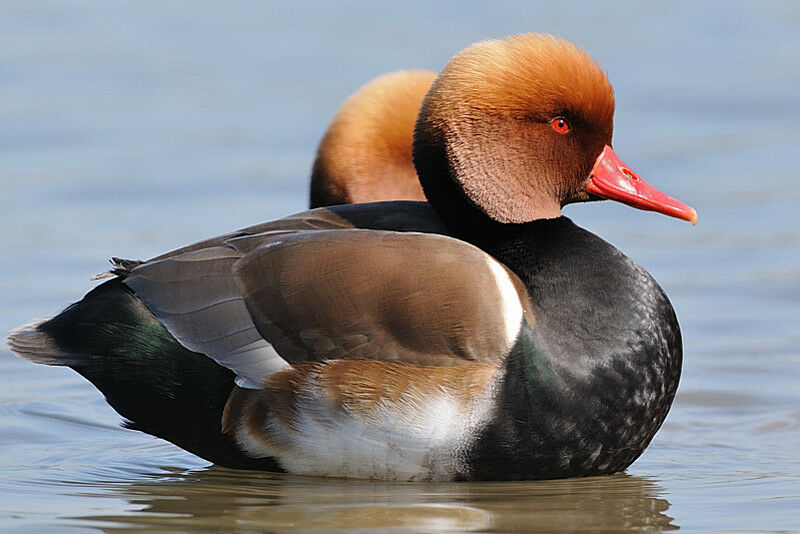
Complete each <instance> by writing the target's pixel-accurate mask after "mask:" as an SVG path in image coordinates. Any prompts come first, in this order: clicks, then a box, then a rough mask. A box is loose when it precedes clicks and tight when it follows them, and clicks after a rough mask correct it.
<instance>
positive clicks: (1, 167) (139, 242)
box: [0, 1, 800, 532]
mask: <svg viewBox="0 0 800 534" xmlns="http://www.w3.org/2000/svg"><path fill="white" fill-rule="evenodd" d="M799 27H800V7H798V4H796V3H793V2H785V3H777V2H772V3H746V2H718V3H702V4H695V3H688V2H687V3H678V4H672V3H669V4H659V5H640V4H639V3H637V2H631V3H630V4H625V3H621V2H616V3H609V4H604V5H601V4H600V3H597V2H593V3H591V4H588V5H581V4H571V3H565V2H554V3H546V2H537V3H536V5H529V3H503V4H491V5H489V4H485V5H484V4H476V5H474V6H473V5H468V4H467V3H437V4H435V5H433V6H425V7H423V6H420V5H417V4H405V3H392V4H390V5H373V4H348V5H346V6H342V5H334V4H328V3H322V4H315V5H313V6H308V7H305V8H303V10H302V11H301V10H299V9H298V8H290V7H287V6H283V5H279V4H275V5H269V4H262V5H260V6H258V7H253V6H252V5H250V4H247V3H242V4H235V3H233V4H231V3H226V4H225V5H224V7H221V4H220V6H217V5H216V4H215V3H198V2H186V3H177V2H172V3H148V4H144V3H132V4H127V5H109V4H107V3H103V2H97V3H93V2H86V1H76V2H71V3H66V4H62V3H48V2H32V1H27V2H19V3H13V2H11V3H4V4H3V5H2V6H0V224H1V225H2V232H0V251H2V252H0V273H2V274H0V304H2V305H1V306H0V331H3V332H7V331H8V330H9V329H11V328H12V327H13V326H16V325H18V324H21V323H24V322H27V321H28V320H30V319H32V318H34V317H40V316H47V315H50V314H53V313H55V312H56V311H58V310H59V309H61V308H62V307H63V306H64V305H66V304H67V303H69V302H71V301H73V300H75V299H77V298H78V297H80V296H81V295H82V294H83V293H84V292H85V291H87V290H88V289H89V288H91V287H92V285H93V284H92V283H91V282H89V281H88V276H90V275H91V274H94V273H97V272H100V271H103V270H105V268H106V266H107V264H106V263H105V261H106V260H105V259H106V258H107V257H109V256H111V255H122V256H126V257H148V256H152V255H154V254H156V253H159V252H162V251H165V250H168V249H171V248H174V247H176V246H179V245H182V244H185V243H188V242H191V241H194V240H197V239H200V238H203V237H207V236H210V235H215V234H218V233H221V232H223V231H227V230H230V229H234V228H237V227H242V226H245V225H249V224H253V223H256V222H260V221H263V220H267V219H270V218H275V217H278V216H280V215H284V214H288V213H291V212H293V211H299V210H301V209H303V207H304V206H305V204H306V195H307V178H308V175H309V169H310V165H311V160H312V158H313V151H314V148H315V145H316V142H317V141H318V139H319V137H320V135H321V133H322V131H323V130H324V127H325V125H326V123H327V121H328V120H329V119H330V117H331V116H332V114H333V112H334V110H335V108H336V107H337V105H338V104H339V103H340V102H341V101H342V100H343V99H344V98H345V97H346V96H347V95H348V94H349V93H350V92H352V91H353V90H355V89H356V88H357V87H358V86H359V85H360V84H361V83H363V82H365V81H366V80H367V79H369V78H371V77H373V76H375V75H377V74H379V73H382V72H386V71H389V70H394V69H399V68H410V67H422V68H430V69H439V68H440V67H441V66H442V65H443V63H444V62H445V61H446V60H447V58H448V57H449V56H450V55H452V54H453V53H455V52H456V51H457V50H459V49H461V48H462V47H463V46H465V45H466V44H468V43H470V42H473V41H476V40H480V39H483V38H487V37H498V36H504V35H506V34H510V33H514V32H518V31H528V30H532V31H549V32H552V33H556V34H560V35H562V36H564V37H566V38H569V39H571V40H573V41H575V42H578V43H580V44H582V45H583V46H585V47H586V48H587V49H588V50H589V51H590V53H591V54H592V55H593V56H594V57H596V58H597V59H598V60H599V61H600V63H601V64H602V65H603V67H604V68H605V69H606V70H607V71H608V73H609V75H610V77H611V80H612V83H614V85H615V89H616V94H617V108H618V111H617V115H616V134H615V138H614V146H615V149H616V150H617V153H618V154H619V155H620V156H621V157H622V158H623V159H624V160H625V161H626V162H627V163H629V164H630V165H631V166H633V168H634V169H636V170H637V171H638V172H639V173H640V174H641V175H642V176H643V177H645V178H646V179H648V180H649V181H650V182H651V183H653V184H655V185H657V186H659V187H660V188H662V189H663V190H665V191H667V192H669V193H671V194H673V195H674V196H676V197H678V198H680V199H681V200H684V201H686V202H688V203H690V204H692V205H693V206H694V207H695V208H697V210H698V212H699V214H700V223H699V224H698V226H697V227H696V228H692V227H691V226H690V225H688V224H686V223H682V222H680V221H675V220H671V219H667V218H665V217H662V216H658V215H654V214H651V213H644V212H637V211H635V210H631V209H630V208H627V207H625V206H621V205H612V204H610V203H598V204H595V205H583V206H572V207H570V208H568V210H567V214H568V215H569V216H571V217H573V218H574V219H575V220H576V222H578V223H579V224H581V225H583V226H585V227H588V228H590V229H591V230H593V231H594V232H596V233H598V234H599V235H601V236H603V237H604V238H606V239H607V240H609V241H611V242H612V243H614V244H615V245H617V246H618V247H619V248H621V249H622V250H623V251H625V252H626V253H627V254H628V255H630V256H631V257H633V258H634V259H636V260H637V261H639V262H640V263H641V264H642V265H644V266H645V267H646V268H647V269H648V270H649V271H650V272H651V273H652V274H653V275H654V276H655V277H656V279H658V280H659V282H660V283H661V284H662V285H663V287H664V288H665V290H666V292H667V293H668V294H669V295H670V298H671V299H672V302H673V304H674V306H675V309H676V310H677V312H678V316H679V318H680V321H681V325H682V327H683V332H684V341H685V366H684V374H683V378H682V383H681V387H680V389H679V392H678V396H677V399H676V401H675V405H674V407H673V409H672V412H671V413H670V415H669V418H668V419H667V422H666V424H665V425H664V427H663V429H662V430H661V431H660V432H659V434H658V435H657V436H656V438H655V440H654V441H653V443H652V445H651V446H650V448H649V449H648V450H647V451H646V452H645V454H644V455H643V456H642V457H641V458H640V459H639V460H638V461H637V462H636V463H634V464H633V466H632V467H631V468H630V469H628V471H627V473H625V474H621V475H616V476H612V477H600V478H594V479H585V480H567V481H553V482H534V483H491V484H421V485H419V484H416V485H415V484H384V483H374V482H343V481H330V480H315V479H307V478H298V477H287V476H279V475H269V474H263V473H246V472H237V471H229V470H225V469H221V468H217V467H211V466H208V464H207V463H206V462H203V461H201V460H199V459H197V458H195V457H192V456H191V455H189V454H187V453H184V452H183V451H181V450H179V449H177V448H175V447H173V446H171V445H169V444H167V443H164V442H162V441H159V440H157V439H155V438H151V437H149V436H146V435H143V434H140V433H137V432H131V431H126V430H123V429H121V428H120V427H119V426H118V425H119V417H118V416H117V415H116V414H115V413H114V412H113V411H112V410H111V409H110V408H108V407H107V406H106V404H105V402H104V401H103V399H102V397H101V396H100V394H99V393H98V392H97V391H95V390H94V389H93V388H92V387H91V386H90V385H89V384H88V383H86V382H85V381H84V380H83V379H81V378H80V377H79V376H78V375H77V374H75V373H73V372H71V371H69V370H68V369H58V368H45V367H41V366H35V365H33V364H30V363H28V362H25V361H21V360H18V359H16V358H14V357H13V356H12V355H11V353H10V352H9V351H8V349H6V348H2V349H0V366H1V368H2V371H3V372H2V373H0V530H3V531H10V532H27V531H32V530H42V529H45V530H46V529H47V528H49V529H51V530H63V529H65V528H69V529H71V530H70V531H72V532H91V531H109V532H116V531H127V530H137V531H138V530H142V529H145V530H146V529H148V528H149V529H151V530H164V529H167V528H174V529H180V530H185V531H192V530H203V529H208V528H217V529H227V530H244V531H247V530H252V531H259V530H270V531H281V530H283V529H289V528H301V529H303V528H305V529H306V530H308V531H316V530H318V529H320V528H337V527H342V528H361V529H366V530H369V529H372V528H395V529H397V530H402V529H403V528H413V529H415V530H417V531H427V532H437V531H459V530H469V529H472V530H492V531H498V530H507V531H519V530H525V529H538V530H581V529H585V530H590V531H596V530H603V529H605V530H624V529H631V528H642V529H644V528H647V529H665V530H667V529H674V528H678V527H679V528H682V529H689V530H692V529H712V530H741V531H791V530H798V529H800V448H799V447H798V443H800V388H798V385H800V327H798V324H800V210H798V208H797V206H798V205H800V188H798V187H797V183H798V179H799V178H800V92H798V90H797V88H798V87H800V55H798V52H797V50H798V49H800V31H798V28H799Z"/></svg>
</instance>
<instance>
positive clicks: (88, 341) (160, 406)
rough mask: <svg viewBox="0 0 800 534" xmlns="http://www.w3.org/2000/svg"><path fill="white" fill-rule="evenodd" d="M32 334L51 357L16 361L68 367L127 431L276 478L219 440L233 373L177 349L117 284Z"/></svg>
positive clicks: (266, 466)
mask: <svg viewBox="0 0 800 534" xmlns="http://www.w3.org/2000/svg"><path fill="white" fill-rule="evenodd" d="M36 329H37V330H38V331H39V332H43V333H44V334H45V335H44V336H41V337H42V338H43V340H44V342H43V343H41V344H42V345H46V346H49V347H53V346H55V347H56V348H57V349H58V351H59V354H49V355H47V356H46V357H45V356H44V355H43V356H42V357H41V358H38V359H37V358H33V357H30V356H31V355H30V354H29V355H23V354H21V356H23V357H27V358H28V359H32V360H34V361H39V362H40V363H48V364H51V365H52V364H65V365H68V366H70V367H71V368H72V369H74V370H75V371H76V372H78V373H79V374H81V375H82V376H83V377H84V378H86V379H87V380H89V381H90V382H91V383H92V384H94V385H95V387H97V389H99V390H100V391H101V392H102V393H103V394H104V395H105V397H106V400H107V401H108V403H109V404H110V405H111V406H112V407H113V408H114V410H116V411H117V412H118V413H119V414H120V415H121V416H122V417H124V418H125V419H126V423H125V426H127V427H128V428H132V429H135V430H140V431H142V432H146V433H148V434H152V435H154V436H157V437H159V438H162V439H165V440H167V441H170V442H172V443H174V444H175V445H177V446H179V447H181V448H182V449H185V450H187V451H189V452H191V453H193V454H196V455H197V456H200V457H201V458H204V459H206V460H208V461H210V462H213V463H215V464H219V465H222V466H225V467H230V468H236V469H261V470H269V471H280V468H279V467H278V466H277V464H276V463H275V461H274V460H272V459H271V458H250V457H248V456H245V455H244V454H243V453H242V452H241V451H240V450H239V449H238V447H237V446H236V443H235V441H234V440H233V438H232V437H231V436H229V435H225V434H222V429H221V420H222V411H223V409H224V407H225V403H226V401H227V399H228V395H229V394H230V392H231V390H232V389H233V384H234V382H233V379H234V375H233V372H231V371H230V370H228V369H226V368H224V367H222V366H221V365H219V364H217V363H216V362H214V361H213V360H211V359H210V358H207V357H206V356H204V355H202V354H199V353H196V352H192V351H190V350H188V349H186V348H184V347H183V346H181V345H180V343H178V342H177V341H176V340H175V338H174V337H172V335H171V334H170V333H169V332H167V330H166V329H165V328H164V327H163V326H162V325H161V324H160V323H159V322H158V321H157V320H156V318H155V317H154V316H153V315H152V314H151V313H150V312H149V311H148V310H147V308H145V306H144V305H143V304H142V302H141V301H140V300H139V299H138V298H137V297H136V296H135V295H134V294H133V293H132V291H131V290H130V289H128V288H127V287H126V286H124V285H123V284H122V280H121V279H119V278H116V279H113V280H109V281H108V282H105V283H104V284H102V285H100V286H98V287H97V288H95V289H94V290H92V291H91V292H89V293H88V294H87V295H86V296H85V297H84V298H83V299H82V300H80V301H79V302H76V303H74V304H72V305H71V306H69V307H68V308H67V309H65V310H64V311H63V312H62V313H60V314H59V315H58V316H56V317H54V318H52V319H50V320H48V321H45V322H43V323H41V324H40V325H38V327H36ZM30 332H31V331H30V330H29V331H28V334H30ZM13 337H14V334H12V338H13ZM27 337H28V338H35V336H30V335H28V336H27ZM22 338H23V336H20V335H19V334H17V339H22ZM10 342H11V343H12V345H13V343H14V340H13V339H11V338H10ZM59 359H61V361H58V360H59Z"/></svg>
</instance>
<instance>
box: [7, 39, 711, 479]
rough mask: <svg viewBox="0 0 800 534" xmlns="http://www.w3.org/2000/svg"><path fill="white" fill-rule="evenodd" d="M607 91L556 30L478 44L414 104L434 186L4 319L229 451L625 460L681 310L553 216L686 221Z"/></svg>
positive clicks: (162, 423) (223, 453) (246, 235)
mask: <svg viewBox="0 0 800 534" xmlns="http://www.w3.org/2000/svg"><path fill="white" fill-rule="evenodd" d="M613 114H614V96H613V92H612V89H611V85H610V84H609V82H608V80H607V79H606V75H605V74H604V73H603V71H602V70H601V69H600V67H599V66H598V65H597V64H596V63H595V62H594V61H593V60H592V59H591V58H590V57H589V56H588V55H587V54H586V53H585V52H584V51H583V50H581V49H579V48H577V47H575V46H574V45H572V44H570V43H568V42H566V41H563V40H560V39H557V38H555V37H551V36H548V35H534V34H523V35H515V36H512V37H509V38H507V39H503V40H496V41H486V42H480V43H477V44H474V45H472V46H470V47H469V48H467V49H465V50H464V51H462V52H461V53H459V54H457V55H456V56H455V57H453V59H452V60H451V61H450V62H449V63H448V64H447V66H446V67H445V68H444V69H443V70H442V72H441V74H440V75H439V76H438V78H437V79H436V81H435V82H434V84H433V86H432V88H431V90H430V92H429V93H428V94H427V96H426V98H425V101H424V103H423V105H422V108H421V111H420V114H419V118H418V121H417V125H416V130H415V136H414V163H415V165H416V168H417V171H418V174H419V177H420V181H421V183H422V186H423V188H424V190H425V193H426V195H427V198H428V201H429V203H425V202H404V201H397V202H382V203H369V204H361V205H355V204H353V205H343V206H334V207H328V208H319V209H315V210H311V211H307V212H303V213H300V214H296V215H292V216H289V217H286V218H284V219H279V220H277V221H273V222H268V223H264V224H261V225H257V226H253V227H250V228H246V229H243V230H240V231H237V232H233V233H230V234H226V235H223V236H220V237H217V238H213V239H209V240H207V241H203V242H200V243H196V244H193V245H190V246H187V247H184V248H182V249H179V250H175V251H172V252H169V253H166V254H163V255H161V256H158V257H156V258H153V259H151V260H148V261H130V260H120V259H114V260H113V261H114V269H113V271H112V272H113V276H114V277H113V279H111V280H108V281H106V282H105V283H103V284H101V285H100V286H98V287H97V288H95V289H94V290H92V291H91V292H90V293H88V294H87V295H86V296H85V297H84V298H83V299H82V300H81V301H79V302H77V303H75V304H73V305H71V306H69V307H68V308H67V309H66V310H64V311H63V312H62V313H61V314H59V315H57V316H56V317H54V318H52V319H49V320H45V321H38V322H34V323H31V324H29V325H26V326H23V327H20V328H19V329H17V330H15V331H14V332H13V333H12V334H11V335H10V336H9V344H10V345H11V348H12V349H13V350H14V351H15V352H16V353H17V354H18V355H19V356H21V357H23V358H27V359H29V360H32V361H34V362H38V363H45V364H50V365H68V366H70V367H71V368H73V369H74V370H75V371H77V372H78V373H80V374H81V375H83V376H84V377H86V378H87V379H88V380H89V381H91V382H92V383H93V384H94V385H95V386H96V387H97V388H99V389H100V391H102V392H103V394H104V395H105V396H106V399H107V400H108V402H109V403H110V404H111V406H112V407H114V409H115V410H117V412H119V413H120V414H121V415H122V416H123V417H124V418H125V419H126V421H127V422H126V425H127V426H129V427H130V428H134V429H137V430H141V431H143V432H147V433H150V434H153V435H155V436H159V437H161V438H163V439H166V440H169V441H171V442H173V443H175V444H177V445H178V446H180V447H183V448H184V449H186V450H187V451H190V452H192V453H194V454H196V455H198V456H201V457H203V458H206V459H207V460H209V461H212V462H215V463H218V464H221V465H225V466H229V467H238V468H252V469H267V470H275V471H286V472H290V473H296V474H304V475H323V476H339V477H359V478H376V479H387V480H465V479H535V478H558V477H569V476H584V475H599V474H604V473H614V472H617V471H620V470H622V469H625V468H626V467H627V466H628V465H629V464H630V463H631V462H633V461H634V460H635V459H636V458H637V457H638V456H639V455H640V454H641V453H642V451H643V450H644V449H645V447H646V446H647V444H648V443H649V442H650V440H651V439H652V438H653V436H654V434H655V433H656V431H657V430H658V428H659V427H660V426H661V423H662V422H663V421H664V418H665V417H666V414H667V411H668V410H669V407H670V405H671V403H672V399H673V396H674V395H675V390H676V388H677V386H678V378H679V375H680V368H681V359H682V348H681V336H680V329H679V327H678V322H677V320H676V318H675V313H674V311H673V309H672V306H671V305H670V303H669V300H668V299H667V297H666V295H665V294H664V293H663V291H662V290H661V288H660V287H659V286H658V284H657V283H656V282H655V281H654V280H653V279H652V278H651V277H650V275H649V274H648V273H647V272H645V271H644V270H643V269H642V268H641V267H639V266H638V265H637V264H636V263H634V262H633V261H632V260H630V259H629V258H627V257H626V256H624V255H623V254H622V253H621V252H619V251H618V250H617V249H615V248H614V247H613V246H611V245H610V244H608V243H606V242H605V241H603V240H602V239H600V238H599V237H597V236H595V235H594V234H592V233H590V232H588V231H586V230H583V229H581V228H580V227H578V226H576V225H575V224H573V223H572V221H570V220H569V219H567V218H566V217H564V216H562V215H561V208H562V207H563V206H564V205H565V204H567V203H570V202H579V201H586V200H596V199H600V198H607V199H613V200H618V201H621V202H624V203H626V204H629V205H631V206H634V207H637V208H642V209H646V210H653V211H658V212H661V213H665V214H667V215H670V216H673V217H678V218H682V219H686V220H689V221H692V222H696V219H697V215H696V213H695V212H694V210H693V209H691V208H689V207H688V206H686V205H684V204H681V203H680V202H678V201H676V200H674V199H672V198H670V197H668V196H666V195H664V194H663V193H660V192H659V191H657V190H656V189H654V188H653V187H651V186H650V185H648V184H647V183H646V182H645V181H644V180H642V179H641V178H639V176H638V175H636V173H634V172H633V171H632V170H630V169H629V168H628V167H627V166H626V165H624V164H623V163H622V162H621V161H620V160H619V159H617V158H616V156H615V155H614V152H613V151H612V150H611V147H610V145H611V136H612V121H613Z"/></svg>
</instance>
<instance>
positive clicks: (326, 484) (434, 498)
mask: <svg viewBox="0 0 800 534" xmlns="http://www.w3.org/2000/svg"><path fill="white" fill-rule="evenodd" d="M76 489H77V490H78V491H81V492H82V493H84V494H91V489H90V490H89V491H88V492H87V491H86V489H81V486H80V485H79V486H77V487H76ZM109 490H110V491H109ZM106 491H108V493H106ZM109 493H110V494H111V495H114V496H115V497H121V498H123V499H126V500H127V501H128V502H129V504H130V506H129V509H130V510H136V511H135V512H129V513H126V514H123V515H94V516H93V515H86V516H83V517H80V518H77V519H80V520H82V521H84V522H86V523H85V524H88V525H98V526H100V527H101V528H102V529H103V530H105V531H107V532H124V531H128V530H138V529H140V528H142V527H143V526H146V527H150V528H165V529H166V528H169V529H178V530H181V531H193V530H197V531H201V530H204V529H222V530H229V529H242V530H254V531H257V530H267V531H270V532H281V531H283V529H288V528H292V529H306V530H308V531H309V532H315V531H318V529H330V528H347V529H370V528H381V529H384V528H385V529H392V528H396V529H403V528H408V529H413V530H414V531H416V532H454V531H465V530H466V531H472V530H491V531H494V532H497V531H501V532H521V531H527V530H536V531H542V530H589V531H591V530H601V529H602V530H627V529H637V530H638V529H656V530H668V529H675V528H678V527H677V525H675V523H674V521H673V519H672V518H671V517H670V516H669V506H670V505H669V502H668V501H667V500H666V499H665V498H663V497H661V495H662V494H663V488H661V487H659V485H658V484H656V483H654V482H652V481H650V480H648V479H646V478H642V477H636V476H630V475H615V476H609V477H596V478H587V479H575V480H557V481H541V482H508V483H499V482H498V483H480V484H478V483H450V484H386V483H379V482H364V481H341V480H320V479H310V478H302V477H287V476H282V475H269V474H253V473H243V472H237V471H230V470H226V469H221V468H210V469H207V470H203V471H198V472H192V473H186V474H173V475H170V476H159V477H158V480H152V481H142V482H135V483H132V484H119V485H114V487H113V488H104V491H103V493H100V494H98V495H97V496H98V497H101V498H102V497H104V496H106V495H108V494H109ZM521 503H525V505H524V506H521Z"/></svg>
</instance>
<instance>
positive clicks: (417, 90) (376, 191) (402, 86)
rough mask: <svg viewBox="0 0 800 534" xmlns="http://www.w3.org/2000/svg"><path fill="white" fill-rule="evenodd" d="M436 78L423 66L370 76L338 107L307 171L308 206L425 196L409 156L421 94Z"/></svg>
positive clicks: (434, 74)
mask: <svg viewBox="0 0 800 534" xmlns="http://www.w3.org/2000/svg"><path fill="white" fill-rule="evenodd" d="M434 79H436V73H434V72H431V71H426V70H408V71H398V72H392V73H389V74H384V75H383V76H379V77H378V78H375V79H374V80H372V81H370V82H369V83H367V84H366V85H364V86H363V87H362V88H360V89H359V90H358V91H357V92H356V93H354V94H353V95H352V96H350V98H348V99H347V101H346V102H345V103H344V104H342V106H341V107H340V108H339V110H338V111H337V112H336V116H335V117H334V118H333V121H332V122H331V124H330V126H329V127H328V130H327V131H326V132H325V135H324V136H323V138H322V141H321V142H320V144H319V148H318V149H317V157H316V160H315V161H314V167H313V169H312V171H311V195H310V205H311V207H312V208H317V207H320V206H330V205H332V204H351V203H359V202H378V201H381V200H425V195H424V194H423V192H422V187H421V186H420V183H419V179H418V178H417V171H416V170H415V169H414V164H413V162H412V161H411V141H412V136H413V132H414V123H415V122H416V120H417V114H418V113H419V108H420V105H421V104H422V99H423V98H424V97H425V94H426V93H427V92H428V89H430V87H431V83H433V80H434Z"/></svg>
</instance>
